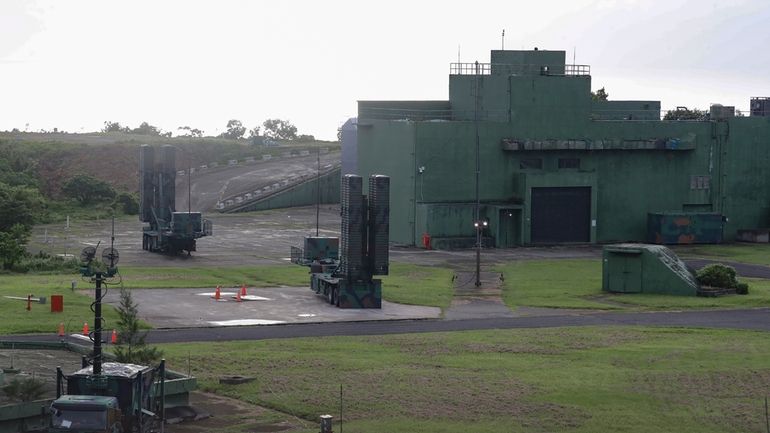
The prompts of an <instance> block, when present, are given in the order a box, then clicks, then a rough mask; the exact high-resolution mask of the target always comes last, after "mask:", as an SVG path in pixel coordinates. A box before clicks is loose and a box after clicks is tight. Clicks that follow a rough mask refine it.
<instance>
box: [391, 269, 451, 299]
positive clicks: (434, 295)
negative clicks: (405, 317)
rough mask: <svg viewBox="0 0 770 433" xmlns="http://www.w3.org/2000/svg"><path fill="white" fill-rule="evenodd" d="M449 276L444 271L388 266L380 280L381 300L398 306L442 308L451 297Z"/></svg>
mask: <svg viewBox="0 0 770 433" xmlns="http://www.w3.org/2000/svg"><path fill="white" fill-rule="evenodd" d="M452 275H453V272H452V270H451V269H447V268H439V267H432V266H417V265H411V264H406V263H392V264H391V265H390V275H387V276H383V277H382V286H383V290H382V296H383V298H385V299H386V300H388V301H390V302H397V303H399V304H410V305H428V306H432V307H441V308H446V307H448V306H449V304H450V303H451V302H452V296H453V295H454V289H453V287H452ZM378 278H379V277H378Z"/></svg>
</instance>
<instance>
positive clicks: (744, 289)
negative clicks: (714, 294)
mask: <svg viewBox="0 0 770 433" xmlns="http://www.w3.org/2000/svg"><path fill="white" fill-rule="evenodd" d="M735 292H736V293H738V294H739V295H748V294H749V285H748V284H746V283H738V285H737V286H735Z"/></svg>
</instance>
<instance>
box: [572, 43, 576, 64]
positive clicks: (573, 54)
mask: <svg viewBox="0 0 770 433" xmlns="http://www.w3.org/2000/svg"><path fill="white" fill-rule="evenodd" d="M575 51H577V47H576V46H573V47H572V64H573V65H575V64H577V63H576V62H575Z"/></svg>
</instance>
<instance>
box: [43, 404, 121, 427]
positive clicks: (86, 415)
mask: <svg viewBox="0 0 770 433" xmlns="http://www.w3.org/2000/svg"><path fill="white" fill-rule="evenodd" d="M122 418H123V417H122V414H121V411H120V407H119V405H118V399H117V398H116V397H106V396H99V395H64V396H61V397H59V398H58V399H56V400H55V401H54V402H53V403H52V404H51V427H50V428H49V429H48V431H49V432H50V433H65V432H66V433H96V432H98V433H122V432H123V424H122V422H121V421H122Z"/></svg>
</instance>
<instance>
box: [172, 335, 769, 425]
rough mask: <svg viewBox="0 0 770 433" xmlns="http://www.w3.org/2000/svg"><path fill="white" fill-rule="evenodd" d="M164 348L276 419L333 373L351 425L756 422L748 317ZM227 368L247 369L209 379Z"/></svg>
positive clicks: (315, 397)
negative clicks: (222, 379) (720, 324)
mask: <svg viewBox="0 0 770 433" xmlns="http://www.w3.org/2000/svg"><path fill="white" fill-rule="evenodd" d="M163 349H164V351H165V353H166V358H167V360H168V361H169V366H170V368H173V369H176V370H178V371H186V370H187V365H188V364H187V363H188V359H189V361H190V367H191V370H192V373H193V374H194V375H196V376H197V377H198V378H199V380H200V383H201V385H202V388H204V389H206V390H209V391H213V392H216V393H218V394H221V395H227V396H232V397H236V398H239V399H242V400H243V401H246V402H250V403H254V404H259V405H263V406H267V407H269V408H273V409H277V410H279V411H281V412H284V413H286V414H287V419H289V418H291V417H292V416H297V417H300V418H303V419H306V420H308V421H311V422H312V421H315V420H317V417H318V415H320V414H323V413H332V414H335V418H337V417H338V415H337V414H338V413H339V392H340V385H342V388H343V410H344V419H345V426H344V429H345V430H344V431H350V432H378V433H379V432H382V433H385V432H407V431H409V432H414V431H420V432H463V433H465V432H471V431H472V432H543V431H570V432H591V433H596V432H618V431H624V432H652V431H656V432H657V431H666V432H673V431H676V432H734V431H755V432H762V431H764V422H765V418H764V401H763V398H764V396H765V395H766V393H767V390H768V388H770V365H769V364H768V363H767V359H768V357H769V356H770V339H768V338H767V335H766V333H761V332H749V331H727V330H691V329H660V328H611V327H602V328H572V329H559V328H556V329H519V330H490V331H473V332H456V333H435V334H413V335H399V336H376V337H333V338H331V337H330V338H317V339H292V340H273V341H259V342H238V343H202V344H174V345H165V346H163ZM229 374H241V375H249V376H254V377H256V381H254V382H252V383H248V384H243V385H235V386H233V385H221V384H219V383H218V381H217V378H218V377H219V376H221V375H229ZM234 431H239V430H234ZM306 431H307V432H314V431H317V429H315V428H314V429H308V430H306ZM335 431H338V429H337V426H335Z"/></svg>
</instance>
